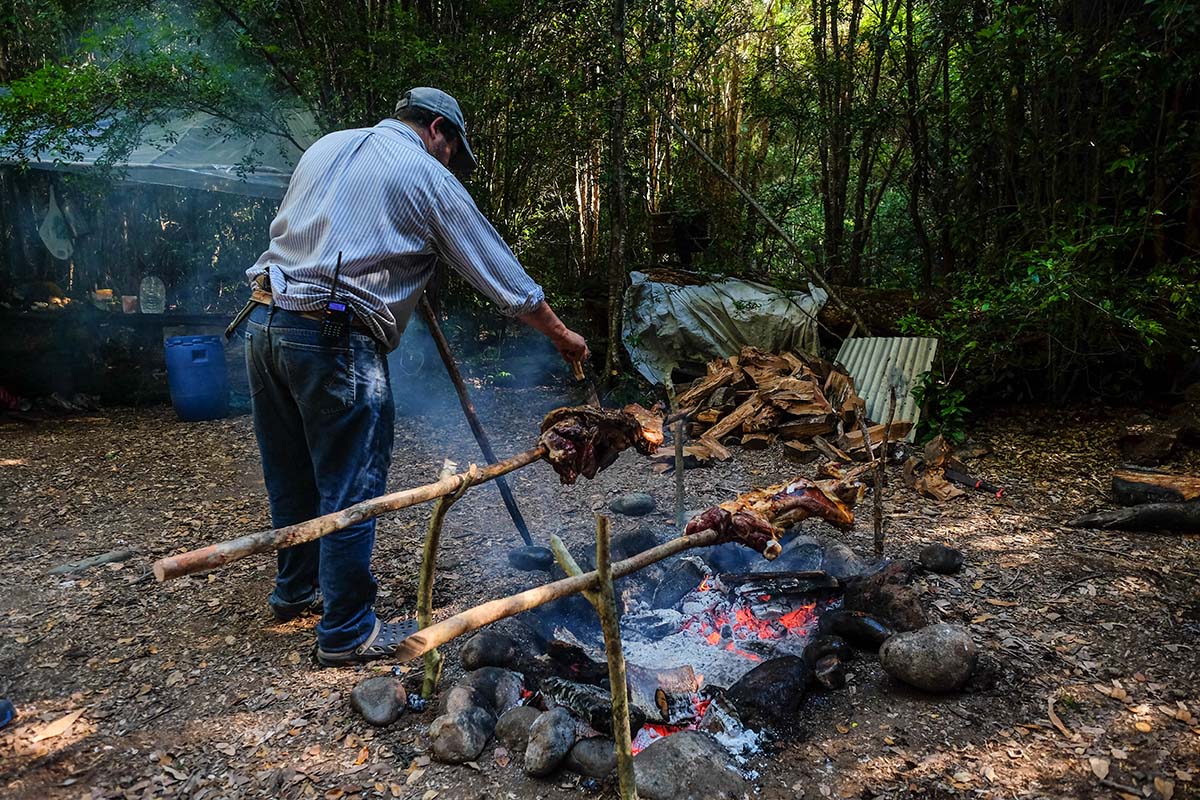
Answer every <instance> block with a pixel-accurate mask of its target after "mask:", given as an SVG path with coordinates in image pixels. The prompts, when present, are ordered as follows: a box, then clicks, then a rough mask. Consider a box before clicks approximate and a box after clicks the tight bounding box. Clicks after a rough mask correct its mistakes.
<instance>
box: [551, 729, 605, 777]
mask: <svg viewBox="0 0 1200 800" xmlns="http://www.w3.org/2000/svg"><path fill="white" fill-rule="evenodd" d="M563 766H564V767H566V768H567V769H569V770H571V772H574V773H576V774H579V775H585V776H587V777H589V778H607V777H608V776H609V775H611V774H613V772H614V771H615V770H616V769H617V749H616V745H615V744H613V740H612V739H607V738H605V737H603V736H593V737H591V738H590V739H580V740H579V741H578V742H576V743H575V746H574V747H572V748H571V752H569V753H567V757H566V759H564V760H563Z"/></svg>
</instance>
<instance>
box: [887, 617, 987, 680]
mask: <svg viewBox="0 0 1200 800" xmlns="http://www.w3.org/2000/svg"><path fill="white" fill-rule="evenodd" d="M978 660H979V648H978V647H976V646H975V642H974V641H973V640H972V639H971V634H970V633H968V632H967V629H966V628H964V627H963V626H961V625H929V626H927V627H925V628H921V629H920V630H917V631H910V632H907V633H897V634H896V635H895V636H893V637H891V638H890V639H888V640H887V641H886V642H884V643H883V646H882V647H881V648H879V663H880V664H881V665H883V668H884V670H886V671H887V673H888V674H889V675H891V676H892V677H893V678H896V679H897V680H901V681H903V682H904V683H907V684H909V685H910V686H915V687H917V688H918V689H922V690H924V691H926V692H936V693H941V692H955V691H958V690H959V689H961V688H962V687H963V684H965V683H966V682H967V680H968V679H969V678H970V677H971V673H973V672H974V671H975V664H976V662H977V661H978Z"/></svg>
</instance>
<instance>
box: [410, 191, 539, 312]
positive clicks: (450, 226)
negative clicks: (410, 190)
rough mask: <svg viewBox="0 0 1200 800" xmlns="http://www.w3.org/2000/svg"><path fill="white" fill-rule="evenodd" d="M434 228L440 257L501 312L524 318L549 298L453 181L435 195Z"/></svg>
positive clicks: (467, 195)
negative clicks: (522, 315) (521, 315)
mask: <svg viewBox="0 0 1200 800" xmlns="http://www.w3.org/2000/svg"><path fill="white" fill-rule="evenodd" d="M430 229H431V233H432V236H433V243H434V247H435V249H436V250H437V253H438V255H439V256H441V258H442V259H444V260H445V261H446V262H447V263H448V264H449V265H450V267H451V268H453V269H454V270H455V271H457V272H458V273H459V274H460V275H462V276H463V278H464V279H466V281H467V282H468V283H470V284H471V285H472V286H474V287H475V288H476V289H478V290H479V291H480V292H482V293H483V294H484V295H486V296H487V297H488V299H490V300H491V301H492V302H493V303H495V304H496V305H497V306H498V307H499V309H500V311H501V312H502V313H504V314H507V315H508V316H513V317H515V316H518V315H520V314H525V313H527V312H529V311H532V310H533V309H534V308H535V307H536V306H537V305H538V303H540V302H542V300H544V299H545V297H546V295H545V292H543V291H542V287H541V286H539V285H538V284H537V282H536V281H534V280H533V278H531V277H529V274H528V273H526V272H525V270H524V269H523V268H522V267H521V264H520V262H518V261H517V257H516V256H515V255H513V252H512V250H511V249H510V248H509V246H508V245H507V244H505V243H504V240H503V239H501V238H500V234H499V233H497V232H496V229H495V228H494V227H493V226H492V223H490V222H488V221H487V219H486V218H485V217H484V216H483V214H482V213H480V211H479V207H478V206H476V205H475V201H474V200H472V199H471V195H469V194H467V190H466V189H464V188H463V186H462V184H460V183H459V182H458V181H457V180H455V179H454V178H453V177H450V176H447V177H446V180H445V182H444V183H443V184H442V185H441V187H439V189H438V190H437V191H436V192H434V201H433V210H432V213H431V214H430Z"/></svg>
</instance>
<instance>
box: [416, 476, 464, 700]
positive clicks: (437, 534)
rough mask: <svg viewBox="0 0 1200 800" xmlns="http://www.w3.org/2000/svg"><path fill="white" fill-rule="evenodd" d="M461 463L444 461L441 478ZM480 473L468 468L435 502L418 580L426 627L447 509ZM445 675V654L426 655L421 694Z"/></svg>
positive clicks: (430, 620)
mask: <svg viewBox="0 0 1200 800" xmlns="http://www.w3.org/2000/svg"><path fill="white" fill-rule="evenodd" d="M455 466H457V465H456V464H455V463H454V462H453V461H451V460H450V459H446V460H445V461H443V462H442V471H441V473H440V474H439V475H438V480H443V479H445V478H448V477H449V476H451V475H453V474H454V468H455ZM477 474H478V470H477V469H476V467H475V465H474V464H472V465H471V468H470V469H469V470H468V471H467V478H466V480H464V481H463V483H462V485H461V486H459V487H458V489H456V490H455V491H454V494H448V495H446V496H445V497H439V498H438V499H437V502H435V503H434V504H433V513H432V514H431V515H430V516H429V528H428V530H427V531H426V533H425V547H424V549H423V550H422V552H421V576H420V579H419V580H418V582H417V625H418V626H420V627H421V628H422V629H424V628H428V627H429V626H430V625H432V624H433V582H434V580H435V579H436V577H437V553H438V546H439V545H440V543H441V540H442V523H444V522H445V521H446V512H447V511H449V510H450V506H452V505H454V504H455V503H456V502H457V501H458V499H459V498H460V497H462V496H463V494H464V493H465V492H466V491H467V489H469V488H471V483H472V481H473V479H474V476H475V475H477ZM441 677H442V654H441V653H439V652H438V651H437V649H436V648H435V649H433V650H430V651H429V652H428V653H426V654H425V680H424V681H423V682H422V683H421V697H423V698H425V699H426V700H429V699H430V698H432V697H433V693H434V691H435V690H436V689H437V685H438V681H439V680H441Z"/></svg>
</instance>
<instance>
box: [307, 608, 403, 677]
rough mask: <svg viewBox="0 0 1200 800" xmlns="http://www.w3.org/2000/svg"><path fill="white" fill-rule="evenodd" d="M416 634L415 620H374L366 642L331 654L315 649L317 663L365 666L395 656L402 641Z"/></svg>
mask: <svg viewBox="0 0 1200 800" xmlns="http://www.w3.org/2000/svg"><path fill="white" fill-rule="evenodd" d="M416 632H417V622H416V620H411V619H410V620H404V621H403V622H380V621H379V620H375V630H373V631H371V635H370V636H368V637H367V640H366V641H365V642H363V643H362V644H360V645H359V646H358V647H356V648H354V649H353V650H342V651H340V652H331V651H328V650H322V649H321V648H320V647H318V648H317V652H316V659H317V663H318V664H320V665H321V666H322V667H346V666H353V665H355V664H365V663H367V662H368V661H375V660H377V659H380V658H387V657H388V656H391V655H395V653H396V651H397V650H399V649H400V646H401V645H403V644H404V640H405V639H407V638H408V637H410V636H412V635H413V634H414V633H416Z"/></svg>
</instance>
